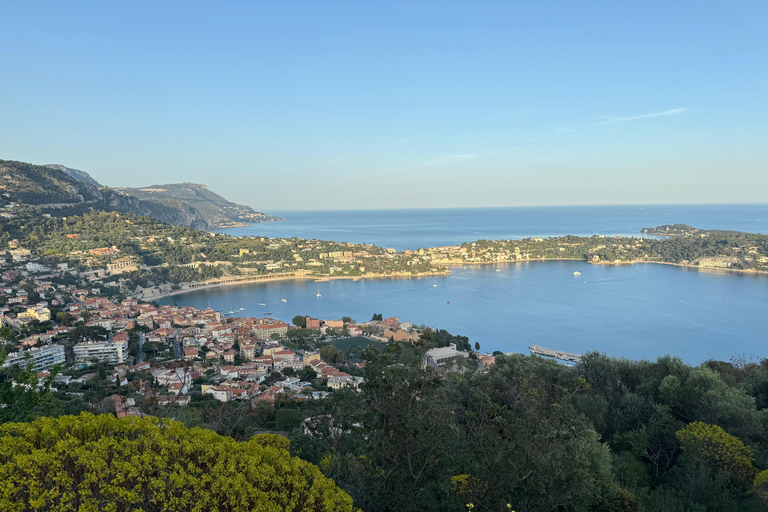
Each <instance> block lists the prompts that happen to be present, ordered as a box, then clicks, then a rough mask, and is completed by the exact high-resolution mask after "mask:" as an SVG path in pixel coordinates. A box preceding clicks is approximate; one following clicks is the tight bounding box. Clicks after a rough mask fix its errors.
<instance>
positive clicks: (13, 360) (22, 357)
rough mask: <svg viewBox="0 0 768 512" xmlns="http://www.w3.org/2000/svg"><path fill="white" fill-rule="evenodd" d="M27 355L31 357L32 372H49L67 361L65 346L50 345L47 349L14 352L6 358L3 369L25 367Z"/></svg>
mask: <svg viewBox="0 0 768 512" xmlns="http://www.w3.org/2000/svg"><path fill="white" fill-rule="evenodd" d="M27 355H29V358H30V359H29V362H30V363H31V364H32V370H34V371H36V372H42V371H48V370H50V369H51V367H52V366H53V365H55V364H58V363H64V362H65V361H66V357H65V356H64V346H63V345H48V346H45V347H39V348H31V349H29V350H21V351H19V352H12V353H10V354H8V357H6V359H5V363H3V367H4V368H9V367H11V366H14V365H17V364H18V365H19V366H21V367H24V366H25V365H26V358H27Z"/></svg>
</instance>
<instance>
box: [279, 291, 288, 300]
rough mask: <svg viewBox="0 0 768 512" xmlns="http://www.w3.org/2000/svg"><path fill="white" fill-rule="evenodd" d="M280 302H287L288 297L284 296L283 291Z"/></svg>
mask: <svg viewBox="0 0 768 512" xmlns="http://www.w3.org/2000/svg"><path fill="white" fill-rule="evenodd" d="M280 300H281V301H282V302H288V299H286V298H285V292H283V298H282V299H280Z"/></svg>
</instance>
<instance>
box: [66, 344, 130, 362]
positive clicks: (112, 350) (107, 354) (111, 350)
mask: <svg viewBox="0 0 768 512" xmlns="http://www.w3.org/2000/svg"><path fill="white" fill-rule="evenodd" d="M73 349H74V351H75V361H77V362H79V363H87V362H89V361H91V360H92V359H96V360H97V361H106V362H108V363H113V364H121V363H123V362H125V356H126V355H127V354H128V340H127V339H125V340H122V341H112V340H107V341H85V342H82V343H78V344H77V345H75V346H74V347H73Z"/></svg>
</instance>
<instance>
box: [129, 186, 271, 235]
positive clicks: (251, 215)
mask: <svg viewBox="0 0 768 512" xmlns="http://www.w3.org/2000/svg"><path fill="white" fill-rule="evenodd" d="M115 190H118V191H119V192H122V193H124V194H127V195H130V196H134V197H138V198H139V199H143V200H146V201H153V202H155V203H159V204H164V205H167V206H171V207H174V206H176V205H189V206H192V207H194V208H195V209H196V210H198V211H200V212H202V213H203V215H204V216H205V218H206V219H208V220H209V221H210V222H212V223H213V224H214V225H215V226H217V227H231V226H241V225H246V224H251V223H256V222H272V221H276V220H280V219H278V218H277V217H273V216H272V215H267V214H264V213H260V212H256V211H254V210H253V209H252V208H251V207H249V206H245V205H242V204H237V203H233V202H231V201H227V200H226V199H224V198H223V197H221V196H220V195H219V194H216V193H215V192H212V191H210V190H208V187H206V186H205V185H201V184H199V183H169V184H165V185H152V186H149V187H144V188H128V187H124V188H117V189H115Z"/></svg>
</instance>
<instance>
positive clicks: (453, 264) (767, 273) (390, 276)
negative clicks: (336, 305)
mask: <svg viewBox="0 0 768 512" xmlns="http://www.w3.org/2000/svg"><path fill="white" fill-rule="evenodd" d="M530 261H536V262H539V261H578V262H582V263H585V264H588V265H605V266H622V265H630V266H631V265H636V264H642V263H651V264H655V265H669V266H673V267H681V268H686V269H693V270H696V271H700V272H712V273H740V274H748V275H749V274H752V275H755V276H768V271H764V270H754V269H736V268H726V267H723V268H720V267H699V266H698V265H691V264H689V263H671V262H667V261H652V260H628V261H600V262H595V263H593V262H589V261H584V260H583V259H581V258H529V259H524V260H510V261H471V262H470V261H465V262H441V265H445V266H447V267H449V268H450V267H463V266H470V265H510V264H520V263H527V262H530ZM449 275H451V271H450V270H448V271H446V272H434V273H430V274H417V275H414V274H409V273H405V272H402V273H396V274H367V275H362V276H312V275H295V276H277V277H269V274H267V275H263V276H259V277H261V278H262V279H253V280H251V281H248V280H243V281H236V282H224V283H211V284H201V282H199V283H183V284H184V285H196V286H194V287H193V288H186V289H179V290H172V291H169V292H164V293H158V294H151V295H144V294H142V295H141V296H140V297H136V298H138V299H141V300H147V301H152V300H157V299H164V298H167V297H172V296H174V295H181V294H184V293H190V292H194V291H197V290H210V289H214V288H222V287H225V286H250V285H254V284H259V283H264V282H282V281H296V280H310V281H314V282H316V283H325V282H330V281H337V280H346V281H360V280H363V279H415V278H429V277H432V276H435V277H437V276H440V277H444V276H449Z"/></svg>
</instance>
